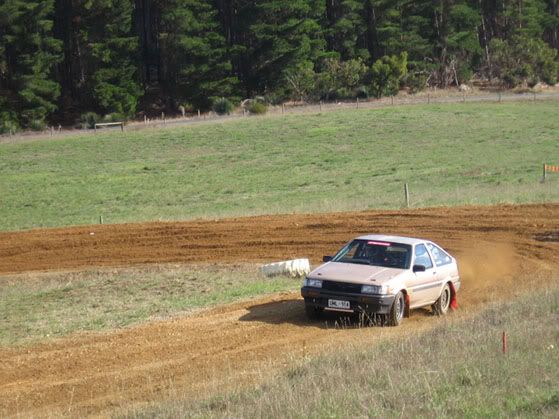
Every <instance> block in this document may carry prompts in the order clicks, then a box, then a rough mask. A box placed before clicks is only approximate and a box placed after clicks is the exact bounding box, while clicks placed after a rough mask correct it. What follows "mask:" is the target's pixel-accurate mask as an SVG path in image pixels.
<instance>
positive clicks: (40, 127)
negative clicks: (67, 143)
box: [28, 119, 47, 131]
mask: <svg viewBox="0 0 559 419" xmlns="http://www.w3.org/2000/svg"><path fill="white" fill-rule="evenodd" d="M28 126H29V128H30V129H31V130H33V131H44V130H45V129H46V128H47V124H45V121H44V120H42V119H32V120H31V121H29V125H28Z"/></svg>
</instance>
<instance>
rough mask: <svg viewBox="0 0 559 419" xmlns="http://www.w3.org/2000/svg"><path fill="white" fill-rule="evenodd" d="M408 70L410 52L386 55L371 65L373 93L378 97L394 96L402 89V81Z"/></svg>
mask: <svg viewBox="0 0 559 419" xmlns="http://www.w3.org/2000/svg"><path fill="white" fill-rule="evenodd" d="M407 72H408V54H407V53H406V52H402V53H401V54H400V56H396V55H391V56H388V55H385V56H384V57H382V58H380V59H378V60H377V61H376V62H375V63H374V64H373V66H372V67H371V78H372V81H371V93H372V95H373V96H375V97H376V98H380V97H382V96H394V95H396V94H398V91H399V90H400V83H401V82H402V80H403V78H404V77H405V75H406V74H407Z"/></svg>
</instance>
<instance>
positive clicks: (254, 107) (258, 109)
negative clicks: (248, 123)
mask: <svg viewBox="0 0 559 419" xmlns="http://www.w3.org/2000/svg"><path fill="white" fill-rule="evenodd" d="M248 111H249V112H250V113H251V114H254V115H263V114H265V113H266V112H268V106H266V104H265V103H262V102H259V101H257V100H253V101H251V102H250V104H249V105H248Z"/></svg>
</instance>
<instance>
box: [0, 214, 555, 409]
mask: <svg viewBox="0 0 559 419" xmlns="http://www.w3.org/2000/svg"><path fill="white" fill-rule="evenodd" d="M544 231H559V205H551V204H548V205H527V206H497V207H463V208H436V209H422V210H411V211H368V212H361V213H358V212H355V213H335V214H319V215H285V216H277V217H254V218H238V219H232V220H219V221H209V220H206V221H193V222H184V223H148V224H128V225H116V226H91V227H77V228H69V229H53V230H34V231H29V232H20V233H2V234H0V272H21V271H26V270H56V269H77V268H82V267H89V266H115V265H130V264H139V263H157V262H177V261H181V262H189V261H195V262H197V263H200V262H207V263H224V264H225V263H229V262H239V261H249V262H254V261H269V260H279V259H283V258H289V257H296V256H308V257H311V258H312V259H313V260H314V261H315V262H316V261H318V260H319V258H320V256H321V255H322V254H330V253H332V252H333V251H335V250H336V249H337V248H338V247H339V246H340V245H341V244H343V243H344V242H345V241H347V240H348V239H350V238H351V237H352V236H354V235H356V234H360V233H366V232H390V233H399V234H406V235H411V236H420V237H421V236H422V237H428V238H430V239H433V240H435V241H437V242H439V243H440V244H442V245H443V246H444V247H446V248H448V249H449V250H450V251H451V252H452V253H453V254H455V255H456V256H457V257H458V260H459V265H460V268H461V273H462V276H463V290H462V292H461V293H460V296H459V303H460V305H461V310H460V311H459V312H458V313H457V314H458V316H462V315H467V314H468V313H473V312H475V311H477V310H479V309H480V308H481V307H482V306H483V304H484V303H486V302H488V301H494V300H498V299H503V298H508V297H511V296H514V295H516V294H518V293H521V292H525V291H526V290H527V289H530V288H535V287H545V286H548V285H557V283H558V282H559V278H558V275H557V268H558V267H559V243H556V242H541V241H537V240H535V239H534V237H535V235H536V234H538V233H542V232H544ZM90 232H95V235H94V236H90V235H89V233H90ZM309 246H312V247H309ZM519 278H522V281H519V280H518V279H519ZM335 319H336V317H333V316H329V317H327V319H326V320H327V321H328V322H329V323H330V327H325V326H324V324H323V323H321V322H319V323H308V322H307V321H306V320H305V317H304V312H303V305H302V303H301V300H300V299H299V297H298V295H297V293H286V294H279V295H275V296H271V297H270V296H269V297H263V298H258V299H255V300H252V301H247V302H242V303H237V304H232V305H227V306H222V307H217V308H215V309H212V310H207V311H203V312H200V313H198V314H196V315H192V316H189V317H182V318H177V319H173V320H168V321H158V322H152V323H148V324H144V325H140V326H136V327H131V328H127V329H123V330H118V331H113V332H109V333H101V334H77V335H73V336H70V337H67V338H63V339H58V340H54V341H50V342H45V343H43V344H38V345H34V346H26V347H21V348H3V349H0V415H1V416H8V415H16V414H22V415H24V416H30V415H32V416H49V415H74V416H75V415H99V414H101V415H104V414H109V413H110V412H114V411H115V409H119V408H126V407H128V406H130V405H133V404H134V403H144V402H148V401H152V400H161V399H164V398H166V397H179V398H200V397H204V398H205V397H208V396H211V395H212V394H216V393H221V394H222V393H224V392H226V391H227V390H230V389H233V388H236V387H237V386H239V385H248V384H250V383H257V382H261V381H262V380H264V379H265V378H266V377H268V376H269V375H270V374H273V372H274V371H277V369H278V368H281V367H282V365H288V364H289V363H290V362H291V361H292V360H293V359H300V358H301V357H302V356H304V355H305V354H314V353H317V352H319V351H322V350H328V348H332V347H336V348H340V347H343V346H344V345H348V344H349V343H350V342H352V341H361V342H371V343H374V342H378V341H379V340H382V339H390V338H397V337H398V336H402V335H405V334H409V333H416V332H417V331H420V330H424V329H426V328H428V327H432V326H433V325H435V324H437V321H436V319H433V318H432V317H431V316H429V315H428V314H427V312H426V311H424V310H417V311H414V312H413V314H412V317H411V318H409V319H406V321H405V322H404V324H403V325H402V326H401V327H398V328H377V327H372V328H352V327H348V328H343V329H333V328H332V323H333V322H334V320H335Z"/></svg>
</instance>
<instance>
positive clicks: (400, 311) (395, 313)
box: [387, 291, 406, 326]
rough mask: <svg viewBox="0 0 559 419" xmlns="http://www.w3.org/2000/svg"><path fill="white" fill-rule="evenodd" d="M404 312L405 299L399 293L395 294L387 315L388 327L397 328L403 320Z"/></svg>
mask: <svg viewBox="0 0 559 419" xmlns="http://www.w3.org/2000/svg"><path fill="white" fill-rule="evenodd" d="M405 310H406V299H405V298H404V294H403V293H402V292H401V291H400V292H399V293H398V294H396V297H395V298H394V302H393V303H392V307H390V313H388V319H387V323H388V326H399V325H400V323H402V320H403V318H404V312H405Z"/></svg>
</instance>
